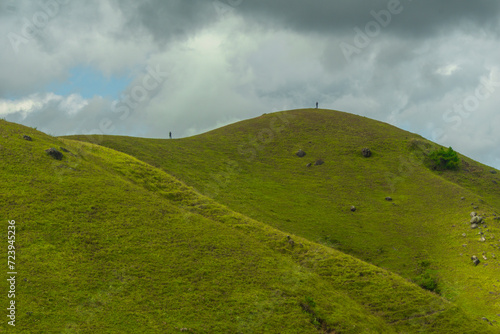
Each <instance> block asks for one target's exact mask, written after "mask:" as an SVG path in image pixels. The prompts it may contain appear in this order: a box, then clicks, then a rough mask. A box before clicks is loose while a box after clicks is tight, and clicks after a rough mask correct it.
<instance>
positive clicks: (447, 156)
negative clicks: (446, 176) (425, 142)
mask: <svg viewBox="0 0 500 334" xmlns="http://www.w3.org/2000/svg"><path fill="white" fill-rule="evenodd" d="M429 159H430V160H431V161H432V164H433V166H432V167H433V168H434V169H436V170H446V169H449V170H455V169H458V166H459V163H460V159H459V158H458V155H457V153H456V152H455V151H453V149H452V148H451V147H449V148H448V149H447V150H445V149H444V148H442V147H441V148H440V149H439V150H436V151H433V152H432V153H431V154H429Z"/></svg>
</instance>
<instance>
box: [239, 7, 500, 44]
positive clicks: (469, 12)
mask: <svg viewBox="0 0 500 334" xmlns="http://www.w3.org/2000/svg"><path fill="white" fill-rule="evenodd" d="M393 1H396V2H399V3H400V7H398V8H401V9H402V12H401V13H400V14H397V15H391V26H390V27H388V28H387V33H393V34H397V35H404V36H412V37H422V36H429V35H431V34H433V33H436V32H440V31H442V30H448V29H456V28H463V29H464V30H466V29H467V28H468V25H473V26H474V27H481V28H485V29H488V30H491V31H494V32H495V33H497V34H498V32H499V30H498V29H499V28H498V27H499V20H498V17H499V13H500V3H499V2H498V1H494V0H485V1H469V0H455V1H451V0H445V1H433V0H419V1H412V0H401V1H397V0H374V1H362V0H354V1H353V0H337V1H327V0H315V1H307V2H306V1H302V0H273V1H267V0H253V1H244V2H243V3H242V5H241V7H240V8H239V12H241V15H243V16H245V17H248V18H254V19H256V20H258V21H259V23H261V24H264V25H265V24H269V25H273V26H274V25H276V22H277V21H279V22H280V24H281V25H282V26H284V27H290V28H292V29H296V30H297V31H304V32H321V33H336V32H339V33H345V32H352V29H353V28H354V27H355V26H359V27H360V28H362V29H363V28H364V26H365V24H366V23H367V22H369V21H371V20H374V17H373V16H372V15H371V14H370V12H371V11H375V12H377V13H378V12H379V11H381V10H384V9H387V8H388V4H389V3H391V2H393Z"/></svg>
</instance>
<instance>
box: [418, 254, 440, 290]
mask: <svg viewBox="0 0 500 334" xmlns="http://www.w3.org/2000/svg"><path fill="white" fill-rule="evenodd" d="M419 265H420V266H419V267H420V268H419V270H418V271H419V273H420V275H418V276H417V277H415V278H414V279H413V281H414V282H415V283H416V284H418V285H420V287H422V288H424V289H426V290H429V291H432V292H435V293H438V294H439V293H440V289H439V286H438V280H437V276H436V271H435V270H432V269H430V265H431V263H430V261H428V260H423V261H421V262H420V263H419Z"/></svg>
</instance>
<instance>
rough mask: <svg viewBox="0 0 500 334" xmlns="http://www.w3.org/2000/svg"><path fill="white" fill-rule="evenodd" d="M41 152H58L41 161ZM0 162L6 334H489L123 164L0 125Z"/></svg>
mask: <svg viewBox="0 0 500 334" xmlns="http://www.w3.org/2000/svg"><path fill="white" fill-rule="evenodd" d="M23 135H29V136H31V137H32V138H33V141H27V140H24V139H23V138H22V136H23ZM49 147H55V148H56V149H59V150H61V151H62V149H60V147H64V148H65V149H66V150H68V151H69V152H66V151H65V152H64V153H63V154H64V157H63V158H62V160H54V159H53V158H52V157H50V156H49V155H48V154H46V153H45V152H44V150H45V149H47V148H49ZM0 158H1V159H0V164H1V174H0V175H1V177H0V186H1V187H2V190H3V191H2V193H1V195H0V207H1V208H2V216H3V218H2V219H3V220H4V227H5V232H6V234H7V226H8V225H9V223H8V221H10V222H12V221H14V220H15V224H14V225H15V226H16V229H15V231H16V234H15V237H16V238H15V243H14V244H15V251H16V260H15V261H16V265H15V270H16V272H17V275H16V296H15V298H9V299H8V298H7V293H3V294H2V296H3V297H2V298H1V301H2V303H3V305H8V304H9V302H10V301H11V300H13V301H15V302H16V304H15V305H16V319H15V320H16V322H15V324H16V330H17V331H19V332H22V333H40V332H43V333H49V332H64V333H97V332H99V333H138V332H140V333H176V332H180V331H188V332H192V333H227V332H231V333H236V332H239V333H283V332H286V333H323V332H330V333H335V332H341V333H363V332H366V333H398V332H404V333H411V332H419V331H420V332H421V331H425V332H428V333H432V332H435V333H444V332H446V333H464V332H470V333H472V332H474V333H488V332H491V329H490V326H488V325H486V324H485V323H484V322H483V321H481V320H478V319H471V318H470V317H469V316H467V315H466V314H465V313H464V312H463V311H462V310H461V309H460V308H458V307H457V306H455V305H454V304H452V303H449V302H447V301H445V300H444V299H442V298H440V297H438V296H436V295H434V294H432V293H429V292H426V291H424V290H422V289H420V288H418V287H417V286H416V285H414V284H412V283H410V282H408V281H406V280H405V279H403V278H401V277H399V276H397V275H395V274H392V273H390V272H388V271H385V270H383V269H379V268H377V267H374V266H372V265H370V264H367V263H365V262H362V261H360V260H357V259H355V258H353V257H350V256H348V255H344V254H342V253H340V252H338V251H336V250H334V249H331V248H328V247H325V246H321V245H318V244H315V243H312V242H309V241H307V240H305V239H303V238H300V237H295V236H291V238H292V239H293V240H294V243H292V242H291V241H290V240H289V238H287V236H286V234H284V233H282V232H280V231H278V230H276V229H273V228H271V227H269V226H267V225H265V224H262V223H259V222H257V221H255V220H252V219H250V218H247V217H245V216H243V215H241V214H238V213H235V212H232V211H230V210H229V209H227V208H226V207H224V206H221V205H219V204H217V203H215V202H214V201H212V200H210V199H208V198H206V197H203V196H201V195H199V194H198V193H196V192H195V191H194V190H193V189H192V188H189V187H187V186H186V185H184V184H182V183H181V182H179V181H177V180H176V179H174V178H173V177H171V176H169V175H168V174H166V173H165V172H163V171H161V170H159V169H156V168H154V167H152V166H150V165H147V164H146V163H143V162H141V161H139V160H137V159H135V158H132V157H130V156H127V155H125V154H123V153H119V152H116V151H113V150H111V149H107V148H102V147H98V146H95V145H91V144H87V143H81V142H74V141H71V140H59V139H55V138H52V137H50V136H47V135H44V134H42V133H40V132H37V131H34V130H32V129H29V128H26V127H22V126H18V125H15V124H12V123H8V122H5V121H0ZM4 243H5V245H7V240H6V239H4ZM1 256H2V260H3V261H4V263H6V261H7V252H4V253H3V254H2V255H1ZM11 270H12V269H11ZM5 287H6V285H4V288H5ZM0 329H2V330H7V329H12V328H11V327H10V325H8V324H7V322H6V321H4V322H2V325H1V327H0Z"/></svg>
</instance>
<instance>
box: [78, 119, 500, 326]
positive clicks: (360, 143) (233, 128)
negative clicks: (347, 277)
mask: <svg viewBox="0 0 500 334" xmlns="http://www.w3.org/2000/svg"><path fill="white" fill-rule="evenodd" d="M72 138H75V139H79V140H84V141H94V142H96V143H99V144H101V145H104V146H108V147H111V148H114V149H116V150H119V151H122V152H126V153H128V154H131V155H133V156H135V157H137V158H138V159H140V160H142V161H145V162H147V163H149V164H151V165H154V166H157V167H160V168H162V169H163V170H165V171H167V172H168V173H170V174H172V175H174V176H176V177H177V178H179V179H181V180H183V181H184V182H186V183H187V184H189V185H190V186H193V187H194V188H195V189H197V190H198V191H200V192H201V193H204V194H206V195H208V196H210V197H212V198H214V199H215V200H217V201H218V202H220V203H222V204H224V205H227V206H228V207H230V208H231V209H233V210H235V211H238V212H241V213H243V214H245V215H248V216H249V217H252V218H254V219H256V220H259V221H263V222H266V223H268V224H270V225H272V226H273V227H276V228H278V229H280V230H282V231H286V232H288V233H293V234H296V235H300V236H301V237H304V238H307V239H309V240H312V241H315V242H319V243H322V244H324V245H326V246H330V247H332V248H334V249H338V250H341V251H343V252H346V253H348V254H351V255H354V256H356V257H358V258H360V259H363V260H365V261H368V262H371V263H373V264H376V265H378V266H381V267H384V268H387V269H389V270H391V271H395V272H397V273H399V274H401V275H403V276H404V277H406V278H409V279H414V280H415V281H418V280H419V279H420V278H422V275H424V276H425V273H426V272H428V273H431V274H432V281H433V282H435V283H437V284H438V289H439V290H440V292H441V293H442V295H443V296H445V297H446V298H447V299H449V300H451V301H454V302H456V303H457V304H458V305H461V306H462V307H464V308H465V309H466V310H467V312H470V313H471V314H473V315H474V316H475V317H477V318H481V317H487V318H488V319H490V320H495V319H497V318H498V316H497V314H500V301H499V300H498V296H499V294H500V288H499V285H500V283H499V282H498V279H499V277H500V262H499V261H498V260H497V256H498V255H500V248H499V247H500V242H499V241H498V235H500V230H499V223H498V221H497V220H494V219H493V218H495V216H494V214H500V184H499V183H498V182H500V179H499V176H498V174H494V173H492V172H491V171H493V169H492V168H488V167H487V166H484V165H481V164H479V163H477V162H474V161H472V160H471V159H469V158H467V157H463V156H461V158H462V161H463V162H462V165H461V168H460V169H459V170H458V171H445V172H436V171H433V170H431V169H430V168H428V166H426V161H425V159H424V157H425V154H428V153H429V152H431V151H432V150H433V149H436V148H438V146H437V145H436V144H434V143H431V142H429V141H427V140H425V139H424V138H422V137H420V136H418V135H415V134H412V133H409V132H406V131H403V130H400V129H398V128H395V127H393V126H390V125H388V124H385V123H382V122H377V121H374V120H370V119H367V118H364V117H359V116H355V115H352V114H348V113H342V112H337V111H327V110H314V109H309V110H295V111H288V112H280V113H273V114H265V115H262V116H261V117H258V118H255V119H251V120H247V121H243V122H239V123H236V124H232V125H229V126H226V127H223V128H220V129H217V130H214V131H211V132H208V133H205V134H202V135H198V136H194V137H190V138H184V139H179V140H159V139H143V138H131V137H118V136H117V137H115V136H102V137H88V136H76V137H72ZM364 147H369V148H370V149H371V151H372V152H373V155H372V156H371V157H370V158H365V157H363V156H362V154H361V150H362V148H364ZM300 149H302V150H303V151H304V152H306V156H305V157H303V158H299V157H297V156H296V155H295V153H296V152H297V151H299V150H300ZM318 160H322V161H323V162H324V164H322V165H315V163H316V161H318ZM308 163H311V164H312V166H310V167H307V166H306V165H307V164H308ZM495 172H496V171H495ZM495 182H496V183H495ZM387 196H390V197H392V199H393V200H392V201H387V200H386V199H385V198H386V197H387ZM462 198H464V199H462ZM353 205H354V206H355V207H356V211H355V212H351V210H350V208H351V206H353ZM471 211H477V212H478V213H479V214H481V215H483V216H484V217H486V222H487V223H486V224H485V225H484V226H481V227H480V228H479V229H476V230H472V229H470V223H469V220H470V216H469V214H470V212H471ZM479 233H483V235H484V236H485V241H481V235H480V234H479ZM472 255H476V256H478V257H479V258H480V259H481V261H482V262H481V264H480V265H479V266H477V267H474V266H473V264H472V262H471V260H470V258H471V256H472ZM483 255H484V257H485V258H486V260H485V259H484V258H483Z"/></svg>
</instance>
